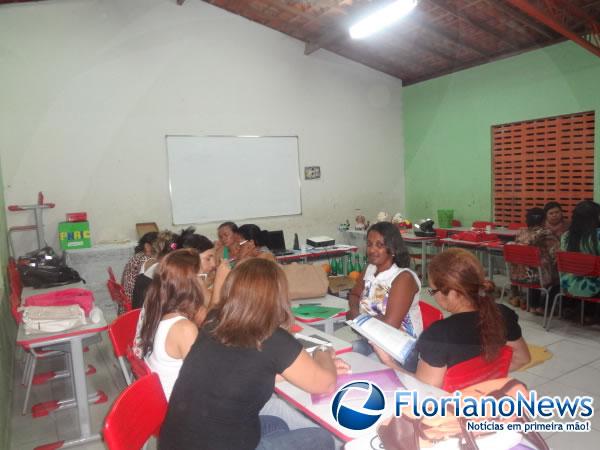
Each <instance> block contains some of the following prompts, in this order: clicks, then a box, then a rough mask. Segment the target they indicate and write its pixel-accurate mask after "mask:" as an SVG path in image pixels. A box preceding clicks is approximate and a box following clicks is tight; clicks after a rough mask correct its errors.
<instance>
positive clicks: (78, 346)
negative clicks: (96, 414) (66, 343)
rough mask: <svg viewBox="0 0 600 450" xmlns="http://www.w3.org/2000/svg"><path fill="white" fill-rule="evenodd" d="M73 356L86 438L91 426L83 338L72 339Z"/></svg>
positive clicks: (76, 398)
mask: <svg viewBox="0 0 600 450" xmlns="http://www.w3.org/2000/svg"><path fill="white" fill-rule="evenodd" d="M71 357H72V358H73V382H74V384H75V400H76V401H77V413H78V415H79V429H80V430H81V437H82V438H85V437H88V436H90V435H91V428H90V407H89V405H88V398H87V397H88V394H87V383H86V380H85V362H84V360H83V344H82V339H81V338H74V339H72V340H71Z"/></svg>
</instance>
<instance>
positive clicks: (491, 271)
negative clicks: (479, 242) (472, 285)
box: [487, 249, 494, 281]
mask: <svg viewBox="0 0 600 450" xmlns="http://www.w3.org/2000/svg"><path fill="white" fill-rule="evenodd" d="M487 254H488V278H489V279H490V280H491V281H494V264H493V262H492V261H493V260H494V257H493V255H492V251H491V250H490V249H488V252H487Z"/></svg>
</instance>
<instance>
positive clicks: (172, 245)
mask: <svg viewBox="0 0 600 450" xmlns="http://www.w3.org/2000/svg"><path fill="white" fill-rule="evenodd" d="M169 247H171V250H177V244H176V243H175V242H171V245H169Z"/></svg>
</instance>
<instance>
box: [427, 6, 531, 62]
mask: <svg viewBox="0 0 600 450" xmlns="http://www.w3.org/2000/svg"><path fill="white" fill-rule="evenodd" d="M427 1H428V2H429V3H431V4H433V5H435V6H436V7H438V8H440V9H441V10H443V11H445V12H446V13H447V14H449V15H451V16H452V17H455V18H457V19H458V20H461V21H463V22H465V23H466V24H468V25H469V26H471V27H473V28H475V29H476V30H480V31H483V32H484V33H486V34H489V35H490V36H493V37H495V38H496V39H498V40H500V41H502V42H505V43H506V44H508V45H509V46H510V47H511V48H512V49H513V50H518V49H519V45H517V44H515V43H514V42H513V41H511V40H510V39H508V38H507V37H506V36H505V35H503V34H502V33H500V32H498V31H497V30H494V29H492V28H490V27H489V26H487V25H484V24H483V23H476V22H474V21H473V20H471V19H469V18H468V17H467V16H465V15H464V14H462V13H460V12H458V11H455V10H452V9H451V8H448V7H447V6H446V5H445V4H442V3H441V2H440V1H439V0H427Z"/></svg>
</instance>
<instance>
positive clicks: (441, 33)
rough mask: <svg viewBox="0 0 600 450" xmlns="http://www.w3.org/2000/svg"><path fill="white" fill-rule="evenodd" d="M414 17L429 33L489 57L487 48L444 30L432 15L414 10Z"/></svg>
mask: <svg viewBox="0 0 600 450" xmlns="http://www.w3.org/2000/svg"><path fill="white" fill-rule="evenodd" d="M413 18H414V19H417V21H418V22H419V23H418V26H420V27H421V28H423V29H424V30H426V31H428V32H429V33H431V34H434V35H436V36H437V37H439V38H442V39H445V40H446V41H448V42H450V43H452V44H453V45H455V46H457V47H463V48H466V49H469V50H470V51H472V52H474V53H477V54H478V55H479V56H483V57H486V58H489V56H490V55H489V53H488V52H487V50H485V49H482V48H480V47H476V46H474V45H472V44H469V43H468V42H465V41H464V40H462V39H460V35H458V33H457V35H456V36H453V35H452V33H449V32H447V31H445V30H442V29H441V28H440V27H439V26H437V25H435V24H432V23H431V22H432V20H431V17H430V16H428V15H427V14H424V13H422V12H420V11H414V12H413Z"/></svg>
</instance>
